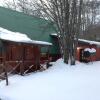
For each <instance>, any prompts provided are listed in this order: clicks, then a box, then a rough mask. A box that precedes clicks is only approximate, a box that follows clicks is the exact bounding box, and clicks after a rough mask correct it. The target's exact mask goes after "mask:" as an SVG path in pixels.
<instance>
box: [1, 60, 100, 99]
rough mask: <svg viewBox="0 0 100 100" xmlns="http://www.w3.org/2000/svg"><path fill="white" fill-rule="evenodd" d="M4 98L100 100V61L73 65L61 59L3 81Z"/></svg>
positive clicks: (2, 91)
mask: <svg viewBox="0 0 100 100" xmlns="http://www.w3.org/2000/svg"><path fill="white" fill-rule="evenodd" d="M0 97H1V98H2V100H100V62H99V61H98V62H93V63H89V64H83V63H79V62H77V65H75V66H70V65H66V64H64V63H62V59H59V60H58V61H57V62H56V63H54V64H53V66H52V67H50V68H49V69H47V70H45V71H43V72H36V73H31V74H30V75H27V76H19V75H14V76H11V77H10V78H9V86H5V81H2V82H1V83H0Z"/></svg>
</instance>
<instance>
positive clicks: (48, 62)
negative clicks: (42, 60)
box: [46, 46, 50, 68]
mask: <svg viewBox="0 0 100 100" xmlns="http://www.w3.org/2000/svg"><path fill="white" fill-rule="evenodd" d="M49 49H50V46H48V48H47V60H48V61H47V65H46V66H47V68H48V67H49Z"/></svg>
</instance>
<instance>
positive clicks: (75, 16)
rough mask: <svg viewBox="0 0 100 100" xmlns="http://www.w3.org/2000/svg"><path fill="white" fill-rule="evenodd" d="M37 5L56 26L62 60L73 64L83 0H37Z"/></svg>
mask: <svg viewBox="0 0 100 100" xmlns="http://www.w3.org/2000/svg"><path fill="white" fill-rule="evenodd" d="M37 5H38V7H39V8H42V13H43V14H45V15H47V18H48V19H49V20H51V21H53V22H54V24H55V25H56V26H57V31H58V36H59V40H60V43H61V48H62V54H63V58H64V62H65V63H68V60H69V59H70V61H71V65H74V64H75V54H76V53H75V52H76V47H77V41H78V35H79V32H80V25H81V19H82V17H81V15H82V6H83V0H46V1H44V0H39V2H38V3H37Z"/></svg>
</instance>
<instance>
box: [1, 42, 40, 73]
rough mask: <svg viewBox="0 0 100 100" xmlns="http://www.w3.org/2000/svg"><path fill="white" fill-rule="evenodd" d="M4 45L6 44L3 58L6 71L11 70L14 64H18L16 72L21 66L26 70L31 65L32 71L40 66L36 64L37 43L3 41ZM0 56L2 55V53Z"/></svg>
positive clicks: (37, 58)
mask: <svg viewBox="0 0 100 100" xmlns="http://www.w3.org/2000/svg"><path fill="white" fill-rule="evenodd" d="M4 45H5V46H6V50H5V56H6V58H5V60H6V64H7V66H8V67H7V70H8V71H11V70H12V69H13V67H15V66H19V67H18V68H17V69H16V72H19V71H20V68H21V67H24V70H27V69H28V68H29V66H33V68H32V71H36V70H38V69H39V68H40V67H39V66H37V65H36V64H37V63H39V62H40V58H39V57H40V47H39V46H38V45H31V44H21V43H14V42H4ZM0 56H1V57H2V54H0Z"/></svg>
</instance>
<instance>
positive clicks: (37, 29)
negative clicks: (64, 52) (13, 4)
mask: <svg viewBox="0 0 100 100" xmlns="http://www.w3.org/2000/svg"><path fill="white" fill-rule="evenodd" d="M0 27H2V28H5V29H8V30H10V31H15V32H21V33H24V34H27V35H28V36H29V37H30V38H31V39H33V40H40V41H47V42H51V43H52V38H51V37H50V34H51V33H55V28H54V26H53V23H52V22H50V21H47V20H44V19H42V18H37V17H32V16H29V15H26V14H24V13H21V12H17V11H13V10H10V9H7V8H4V7H0ZM54 48H55V47H54ZM54 48H53V49H52V53H57V51H56V50H54Z"/></svg>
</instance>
